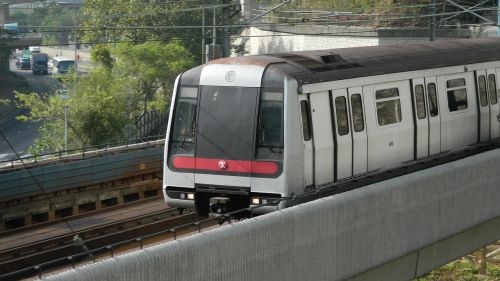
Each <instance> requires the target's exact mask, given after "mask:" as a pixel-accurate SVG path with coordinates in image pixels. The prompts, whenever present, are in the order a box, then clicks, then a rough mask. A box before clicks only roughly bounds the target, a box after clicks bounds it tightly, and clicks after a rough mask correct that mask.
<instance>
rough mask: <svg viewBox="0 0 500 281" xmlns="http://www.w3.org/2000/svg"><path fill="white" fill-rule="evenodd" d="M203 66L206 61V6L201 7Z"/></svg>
mask: <svg viewBox="0 0 500 281" xmlns="http://www.w3.org/2000/svg"><path fill="white" fill-rule="evenodd" d="M201 8H202V10H201V64H203V63H204V60H205V4H202V5H201Z"/></svg>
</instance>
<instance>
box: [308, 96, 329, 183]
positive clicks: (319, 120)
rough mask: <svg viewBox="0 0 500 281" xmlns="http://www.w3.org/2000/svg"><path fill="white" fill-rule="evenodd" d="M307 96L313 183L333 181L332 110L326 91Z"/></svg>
mask: <svg viewBox="0 0 500 281" xmlns="http://www.w3.org/2000/svg"><path fill="white" fill-rule="evenodd" d="M309 96H310V102H311V117H312V118H311V121H312V131H313V137H312V139H313V145H314V152H313V161H314V165H313V167H314V183H315V184H316V185H318V184H325V183H329V182H333V181H334V159H335V155H334V142H333V129H332V110H331V106H330V96H329V92H328V91H324V92H318V93H312V94H310V95H309Z"/></svg>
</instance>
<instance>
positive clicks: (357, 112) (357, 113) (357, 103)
mask: <svg viewBox="0 0 500 281" xmlns="http://www.w3.org/2000/svg"><path fill="white" fill-rule="evenodd" d="M351 107H352V124H353V127H354V131H355V132H361V131H363V130H364V129H365V120H364V117H363V103H362V102H361V95H360V94H354V95H352V96H351Z"/></svg>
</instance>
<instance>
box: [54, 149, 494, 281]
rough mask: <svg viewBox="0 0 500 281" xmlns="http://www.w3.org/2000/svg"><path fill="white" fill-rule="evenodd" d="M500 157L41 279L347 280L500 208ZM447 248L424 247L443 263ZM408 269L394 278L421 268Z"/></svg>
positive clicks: (475, 158) (457, 164)
mask: <svg viewBox="0 0 500 281" xmlns="http://www.w3.org/2000/svg"><path fill="white" fill-rule="evenodd" d="M499 164H500V150H494V151H490V152H486V153H483V154H479V155H476V156H473V157H469V158H466V159H463V160H459V161H456V162H453V163H449V164H447V165H443V166H438V167H434V168H430V169H427V170H423V171H420V172H417V173H413V174H409V175H406V176H402V177H399V178H394V179H392V180H389V181H384V182H379V183H376V184H373V185H370V186H366V187H364V188H361V189H358V190H354V191H351V192H346V193H343V194H339V195H335V196H333V197H329V198H324V199H321V200H317V201H314V202H310V203H307V204H303V205H300V206H296V207H292V208H289V209H285V210H282V211H279V212H274V213H271V214H268V215H265V216H261V217H257V218H254V219H250V220H246V221H243V222H240V223H235V224H232V225H226V226H224V227H221V228H218V229H214V230H211V231H207V232H204V233H201V234H197V235H194V236H191V237H187V238H184V239H180V240H177V241H173V242H169V243H164V244H161V245H158V246H154V247H150V248H146V249H144V250H141V251H136V252H132V253H129V254H125V255H121V256H117V257H115V258H112V259H108V260H105V261H102V262H98V263H95V264H91V265H87V266H84V267H80V268H77V269H74V270H70V271H67V272H64V273H61V274H59V275H55V276H52V277H49V278H46V279H47V280H186V281H187V280H190V281H192V280H231V281H232V280H297V281H298V280H343V279H347V278H351V277H353V276H357V275H358V274H360V273H363V272H366V271H369V270H370V269H373V268H377V267H379V266H381V265H384V264H387V263H390V262H391V261H402V264H405V265H407V262H406V261H405V257H408V256H409V255H411V254H412V253H415V251H417V250H419V249H422V248H425V247H426V246H429V245H432V244H434V243H436V242H439V241H444V240H446V238H449V237H453V235H454V234H457V233H461V232H464V231H466V230H468V229H474V228H475V227H478V226H479V225H480V224H481V223H484V222H486V221H489V220H492V219H494V218H496V217H498V216H499V215H500V207H499V205H498V202H500V186H499V183H500V173H499V172H498V167H499ZM497 221H498V220H497ZM470 233H474V232H469V239H474V237H475V235H470ZM498 235H499V236H500V234H498ZM470 237H472V238H470ZM497 238H498V237H497ZM483 243H484V242H483ZM443 245H444V244H443ZM451 245H453V244H451ZM453 250H454V249H453V248H452V249H449V252H446V251H434V252H432V251H431V252H429V253H427V254H426V256H427V257H429V258H430V257H432V258H433V259H435V260H438V259H440V262H441V263H442V262H446V261H447V260H449V259H450V258H451V257H453ZM440 253H446V254H449V253H451V255H450V256H447V257H444V256H442V255H443V254H440ZM454 254H455V255H456V253H454ZM436 255H438V256H436ZM439 255H441V256H439ZM409 260H410V261H411V259H409ZM428 264H432V262H428ZM407 268H408V270H410V271H411V272H412V274H407V275H406V277H403V276H405V275H403V276H401V278H398V279H400V280H404V279H408V278H407V277H410V278H411V276H413V275H414V274H413V273H415V272H417V267H416V265H415V266H414V267H408V266H407ZM408 270H407V271H408ZM427 270H428V268H427ZM420 273H422V272H420ZM358 276H359V275H358ZM372 278H373V277H372ZM356 280H363V278H358V279H356ZM365 280H369V279H365ZM372 280H375V279H372Z"/></svg>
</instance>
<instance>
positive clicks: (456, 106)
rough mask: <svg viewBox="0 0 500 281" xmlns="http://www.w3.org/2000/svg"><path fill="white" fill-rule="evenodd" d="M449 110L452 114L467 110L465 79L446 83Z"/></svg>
mask: <svg viewBox="0 0 500 281" xmlns="http://www.w3.org/2000/svg"><path fill="white" fill-rule="evenodd" d="M446 88H447V89H446V93H447V96H448V109H449V110H450V112H453V111H458V110H464V109H467V88H466V87H465V78H458V79H452V80H447V81H446Z"/></svg>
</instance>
